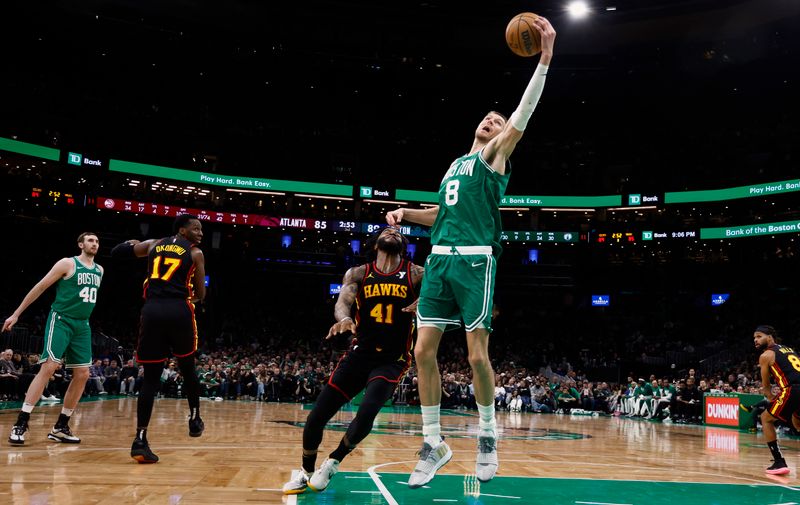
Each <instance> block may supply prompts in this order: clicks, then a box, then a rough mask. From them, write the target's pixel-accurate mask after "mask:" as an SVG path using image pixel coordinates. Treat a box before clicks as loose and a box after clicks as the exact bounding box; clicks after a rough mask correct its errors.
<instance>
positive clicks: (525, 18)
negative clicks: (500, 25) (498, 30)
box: [506, 12, 542, 57]
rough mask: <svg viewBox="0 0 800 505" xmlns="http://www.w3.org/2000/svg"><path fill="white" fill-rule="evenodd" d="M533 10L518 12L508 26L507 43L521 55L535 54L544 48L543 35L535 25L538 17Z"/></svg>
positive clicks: (515, 52)
mask: <svg viewBox="0 0 800 505" xmlns="http://www.w3.org/2000/svg"><path fill="white" fill-rule="evenodd" d="M538 17H539V16H537V15H536V14H534V13H532V12H523V13H522V14H517V15H516V16H514V17H513V18H512V19H511V21H509V23H508V26H506V44H508V47H509V48H510V49H511V50H512V51H514V54H516V55H519V56H526V57H527V56H535V55H536V54H538V53H539V51H541V50H542V36H541V34H540V33H539V30H537V29H536V27H535V26H534V25H533V20H534V19H536V18H538Z"/></svg>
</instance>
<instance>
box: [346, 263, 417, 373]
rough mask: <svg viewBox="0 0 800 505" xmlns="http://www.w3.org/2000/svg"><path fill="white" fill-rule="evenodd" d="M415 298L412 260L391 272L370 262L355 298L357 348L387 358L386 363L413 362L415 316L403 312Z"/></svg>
mask: <svg viewBox="0 0 800 505" xmlns="http://www.w3.org/2000/svg"><path fill="white" fill-rule="evenodd" d="M416 298H417V294H416V292H415V291H414V286H413V284H412V283H411V262H410V261H407V260H402V261H401V262H400V266H398V267H397V270H395V271H394V272H389V273H382V272H381V271H380V270H378V269H377V268H375V263H374V262H373V263H368V264H367V265H366V270H365V271H364V278H363V279H362V281H361V289H360V290H359V291H358V295H357V296H356V325H357V327H358V329H357V335H358V337H357V340H356V342H357V344H356V347H355V349H356V350H358V351H359V352H367V353H370V354H377V355H381V356H385V357H386V358H387V361H404V362H407V363H410V362H411V349H412V347H413V340H412V334H413V333H414V314H413V313H410V312H403V311H402V309H403V308H404V307H406V306H408V305H410V304H411V303H412V302H413V301H414V300H415V299H416Z"/></svg>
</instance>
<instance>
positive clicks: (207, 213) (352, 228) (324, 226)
mask: <svg viewBox="0 0 800 505" xmlns="http://www.w3.org/2000/svg"><path fill="white" fill-rule="evenodd" d="M97 207H98V208H99V209H104V210H114V211H117V212H131V213H135V214H148V215H153V216H165V217H175V216H177V215H179V214H186V213H188V214H194V215H195V216H197V217H198V219H200V221H203V222H209V223H223V224H234V225H238V224H241V225H250V226H263V227H266V228H293V229H306V230H319V231H333V232H351V233H366V234H372V233H376V232H377V231H378V230H380V229H382V228H384V227H385V226H386V224H382V223H365V222H360V221H347V220H341V219H314V218H307V217H289V216H270V215H265V214H250V213H244V212H222V211H212V210H205V209H197V208H192V207H183V206H180V205H165V204H161V203H149V202H139V201H136V200H123V199H119V198H106V197H99V198H97ZM399 228H400V233H402V234H403V235H406V236H409V237H430V235H431V234H430V231H428V230H427V229H426V228H424V227H422V226H412V225H401V226H400V227H399Z"/></svg>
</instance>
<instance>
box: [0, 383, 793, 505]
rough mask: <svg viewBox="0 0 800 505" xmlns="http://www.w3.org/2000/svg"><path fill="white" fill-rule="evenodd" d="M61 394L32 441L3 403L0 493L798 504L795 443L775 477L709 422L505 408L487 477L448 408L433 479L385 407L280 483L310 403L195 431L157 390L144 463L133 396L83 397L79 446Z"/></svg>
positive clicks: (760, 452)
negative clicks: (52, 434) (321, 470)
mask: <svg viewBox="0 0 800 505" xmlns="http://www.w3.org/2000/svg"><path fill="white" fill-rule="evenodd" d="M60 408H61V405H60V404H54V405H51V406H47V405H46V404H45V405H40V406H39V407H37V408H36V410H35V411H34V413H33V414H32V416H31V422H30V428H31V429H30V431H29V432H28V434H27V436H26V439H27V440H26V445H25V446H24V447H13V446H10V445H9V444H8V442H7V437H8V432H9V430H10V428H11V425H12V424H13V423H14V420H15V419H16V414H17V410H16V409H13V408H9V409H5V410H0V437H2V447H1V448H0V461H2V462H3V468H2V472H0V501H2V502H3V503H14V504H50V503H55V504H114V505H121V504H127V503H165V504H170V505H174V504H178V503H180V504H191V503H198V504H212V503H214V504H216V503H226V504H228V503H286V504H327V505H335V504H353V505H361V504H384V503H388V504H431V505H435V504H447V503H454V504H458V503H461V504H476V505H477V504H483V505H494V504H583V505H606V504H631V505H639V504H641V505H660V504H665V505H666V504H670V505H676V504H679V505H694V504H697V505H712V504H726V505H727V504H729V505H748V504H753V505H775V504H781V505H788V504H800V488H798V487H797V486H798V481H797V479H796V474H795V473H794V466H795V464H796V462H797V459H798V453H797V448H798V442H797V441H795V440H787V439H781V444H782V449H783V451H784V453H785V455H786V458H787V460H788V461H789V464H790V466H792V468H793V472H792V474H790V475H789V476H788V477H787V478H782V477H767V476H766V475H765V474H764V472H763V469H764V468H765V467H766V466H768V465H769V463H770V455H769V451H768V450H767V448H766V445H765V443H764V440H763V437H762V436H760V435H758V436H757V435H755V434H751V433H745V432H739V431H736V430H729V429H721V428H705V427H701V426H685V425H665V424H660V423H651V422H647V421H641V420H634V419H625V418H621V419H620V418H611V417H590V416H566V415H539V414H508V413H499V414H498V426H499V431H500V436H501V439H500V444H499V450H500V471H499V472H498V477H497V478H495V480H493V481H492V482H490V483H488V484H479V483H478V482H477V481H476V480H475V479H474V477H473V476H471V475H470V474H471V473H472V472H473V469H474V461H475V446H476V442H475V432H476V430H477V415H476V414H475V413H473V412H468V411H444V412H443V416H442V427H443V432H444V435H445V436H446V437H447V439H448V443H449V444H450V446H451V447H452V448H453V451H454V456H453V460H452V461H451V462H450V463H448V464H447V465H446V466H445V467H444V468H443V469H442V470H441V471H440V474H439V475H438V476H437V477H436V478H435V479H434V480H433V481H432V482H431V483H430V485H429V486H426V487H425V488H422V489H418V490H413V491H412V490H409V489H408V487H407V486H406V485H405V482H406V480H407V478H408V473H409V472H410V471H411V469H412V468H413V465H414V462H415V459H416V456H415V452H416V451H417V449H419V445H420V440H421V439H420V438H419V435H418V434H419V432H420V416H419V414H418V409H414V408H386V409H384V410H383V411H382V412H381V414H380V415H379V416H378V419H377V420H376V423H375V427H374V430H373V434H372V435H370V436H369V437H368V438H367V440H365V441H364V443H362V445H361V446H360V447H359V449H358V450H356V451H355V452H354V453H353V454H352V455H351V456H350V457H348V458H347V459H346V460H345V461H344V462H343V463H342V466H341V467H340V468H341V471H340V473H339V474H337V475H336V476H335V477H334V479H333V480H332V482H331V485H330V487H329V488H328V489H327V490H326V491H325V492H323V493H313V492H312V491H310V490H309V491H306V493H304V494H302V495H297V496H289V497H286V496H283V495H282V494H281V492H280V488H281V486H282V485H283V483H284V482H285V481H286V480H287V479H288V478H289V477H290V475H291V471H292V470H294V469H297V468H299V466H300V440H301V436H302V423H303V422H304V421H305V418H306V416H307V414H308V408H309V407H308V406H306V407H304V406H302V405H297V404H272V403H258V402H241V401H239V402H228V401H225V402H209V401H204V402H202V404H201V409H202V410H201V412H202V416H203V419H204V420H205V423H206V431H205V433H204V435H203V436H202V437H201V438H198V439H193V438H190V437H189V435H188V429H187V422H186V415H187V411H188V408H187V406H186V401H185V400H182V401H178V400H173V399H161V400H157V401H156V405H155V411H154V414H153V421H152V422H151V428H150V430H149V434H148V438H149V439H150V444H151V447H152V449H153V450H154V452H155V453H156V454H158V456H159V457H160V458H161V461H160V462H159V463H158V464H155V465H139V464H136V463H135V462H134V461H133V460H132V459H130V457H129V455H128V452H129V450H130V444H131V441H132V437H133V435H134V428H135V421H134V417H135V416H134V414H135V409H136V400H135V399H132V398H121V399H108V400H103V401H92V402H84V403H81V404H80V406H79V408H78V409H77V410H76V413H75V415H74V416H73V420H72V423H71V426H72V428H73V431H74V432H75V434H76V435H78V436H80V437H81V438H82V439H83V442H82V443H81V444H80V445H65V444H57V443H54V442H50V441H48V440H47V438H46V435H47V432H48V431H49V429H50V427H51V426H52V424H53V422H54V421H55V419H56V417H57V415H58V412H59V411H60ZM354 415H355V413H354V411H353V409H349V410H346V411H344V412H341V413H339V414H338V415H337V416H336V417H335V418H334V419H333V421H332V422H331V424H330V425H329V427H328V428H329V429H327V430H326V433H325V439H324V441H323V445H322V447H321V453H320V457H319V460H318V463H319V462H321V461H322V459H324V457H325V455H327V453H328V452H330V451H331V450H333V448H335V446H336V444H337V443H338V441H339V438H340V437H341V435H342V431H343V430H344V429H345V427H346V426H347V423H348V422H349V421H350V420H351V419H352V418H353V416H354Z"/></svg>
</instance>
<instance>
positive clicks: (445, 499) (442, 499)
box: [433, 498, 458, 501]
mask: <svg viewBox="0 0 800 505" xmlns="http://www.w3.org/2000/svg"><path fill="white" fill-rule="evenodd" d="M433 501H458V500H453V499H452V498H434V499H433Z"/></svg>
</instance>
